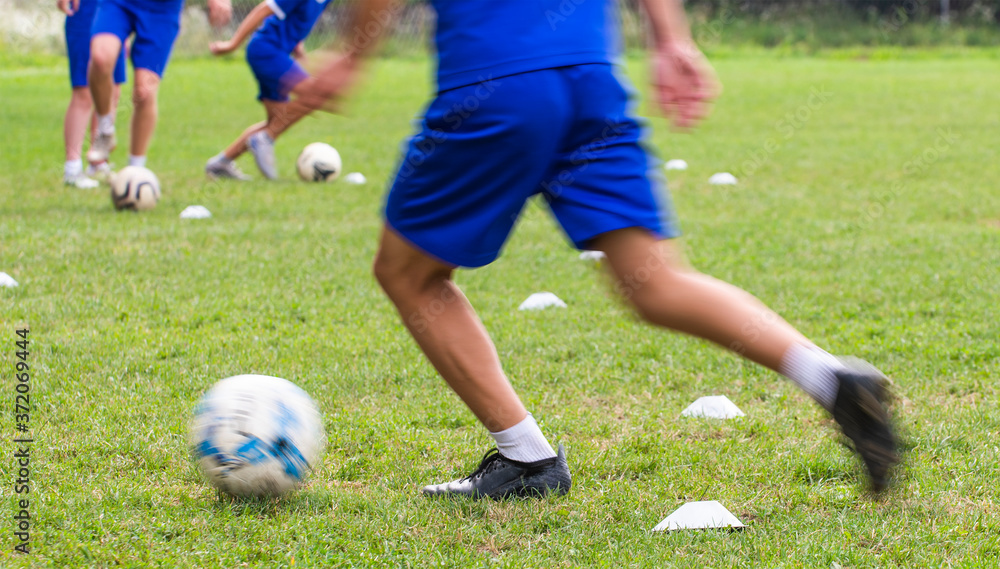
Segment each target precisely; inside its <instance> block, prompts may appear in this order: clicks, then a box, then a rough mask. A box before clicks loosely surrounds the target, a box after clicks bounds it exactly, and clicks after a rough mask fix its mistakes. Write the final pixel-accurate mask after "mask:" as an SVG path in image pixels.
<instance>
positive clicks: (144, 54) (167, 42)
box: [91, 0, 184, 77]
mask: <svg viewBox="0 0 1000 569" xmlns="http://www.w3.org/2000/svg"><path fill="white" fill-rule="evenodd" d="M183 8H184V0H101V3H100V6H99V7H98V9H97V16H96V17H95V18H94V26H93V27H92V28H91V35H92V36H96V35H97V34H112V35H114V36H117V37H118V39H120V40H121V41H122V45H123V46H124V45H125V38H127V37H128V36H129V35H130V34H132V33H133V32H135V39H134V40H132V66H133V67H135V68H136V69H148V70H150V71H152V72H153V73H156V74H157V75H159V76H160V77H163V70H164V69H166V67H167V61H168V60H169V59H170V51H171V50H172V49H173V47H174V40H176V39H177V33H178V32H179V31H180V26H181V10H182V9H183Z"/></svg>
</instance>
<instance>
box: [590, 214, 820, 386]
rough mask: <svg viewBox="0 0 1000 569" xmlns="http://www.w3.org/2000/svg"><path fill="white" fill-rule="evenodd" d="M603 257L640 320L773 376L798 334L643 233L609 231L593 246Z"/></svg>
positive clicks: (674, 247) (799, 339)
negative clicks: (751, 363)
mask: <svg viewBox="0 0 1000 569" xmlns="http://www.w3.org/2000/svg"><path fill="white" fill-rule="evenodd" d="M593 247H594V248H595V249H598V250H601V251H604V253H605V254H606V255H607V256H608V262H609V264H610V265H611V269H612V271H613V272H614V274H615V276H616V277H617V279H618V282H617V285H616V287H617V289H618V292H619V293H621V294H622V295H623V296H624V297H625V298H626V299H627V300H629V301H630V302H631V303H632V304H633V305H634V306H635V308H636V310H637V311H638V313H639V315H640V316H642V317H643V318H644V319H645V320H647V321H649V322H651V323H653V324H657V325H659V326H663V327H665V328H670V329H671V330H676V331H678V332H684V333H686V334H691V335H693V336H698V337H700V338H704V339H706V340H709V341H712V342H715V343H716V344H719V345H720V346H722V347H724V348H727V349H729V350H732V351H735V352H737V353H739V354H741V355H743V356H745V357H746V358H748V359H750V360H752V361H754V362H757V363H759V364H761V365H763V366H766V367H768V368H771V369H772V370H775V371H778V369H779V366H780V365H781V360H782V357H783V356H784V355H785V353H786V352H787V351H788V349H789V348H790V347H791V346H792V345H794V344H803V345H807V346H811V345H812V343H811V342H809V340H807V339H806V338H805V336H803V335H802V334H801V333H799V332H798V331H797V330H795V328H793V327H792V326H791V325H790V324H788V323H787V322H785V321H784V320H782V319H781V317H779V316H778V315H777V314H776V313H775V312H774V311H772V310H770V309H769V308H767V307H766V306H765V305H764V304H763V303H761V302H760V301H759V300H757V299H756V298H754V297H753V296H752V295H750V294H749V293H747V292H745V291H743V290H741V289H739V288H737V287H735V286H733V285H730V284H727V283H724V282H722V281H719V280H717V279H714V278H712V277H709V276H707V275H703V274H701V273H698V272H695V271H693V270H692V269H690V268H688V267H687V266H686V265H685V263H684V261H683V257H682V254H681V251H680V248H679V247H678V245H677V244H676V243H674V242H661V241H659V240H658V239H657V238H656V237H655V236H653V235H652V234H650V233H649V232H648V231H646V230H645V229H639V228H630V229H622V230H619V231H612V232H610V233H606V234H604V235H601V236H599V237H598V238H597V239H595V240H594V242H593Z"/></svg>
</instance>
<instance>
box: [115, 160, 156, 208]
mask: <svg viewBox="0 0 1000 569" xmlns="http://www.w3.org/2000/svg"><path fill="white" fill-rule="evenodd" d="M159 202H160V180H159V179H158V178H157V177H156V174H154V173H153V171H152V170H150V169H149V168H144V167H142V166H126V167H124V168H122V169H121V170H119V171H118V172H117V173H116V174H113V175H112V176H111V203H113V204H115V209H118V210H122V209H130V210H140V211H141V210H147V209H153V208H154V207H156V204H157V203H159Z"/></svg>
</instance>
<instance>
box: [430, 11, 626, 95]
mask: <svg viewBox="0 0 1000 569" xmlns="http://www.w3.org/2000/svg"><path fill="white" fill-rule="evenodd" d="M431 4H432V5H433V7H434V10H435V12H437V31H436V33H435V43H436V47H437V53H438V71H437V80H438V90H440V91H445V90H448V89H453V88H455V87H461V86H463V85H470V84H472V83H477V82H480V81H483V80H485V79H487V78H488V77H489V76H491V75H492V76H493V77H503V76H505V75H514V74H516V73H525V72H528V71H537V70H541V69H551V68H554V67H564V66H568V65H581V64H586V63H612V62H614V60H615V59H616V57H617V55H618V53H619V51H620V49H619V43H620V42H619V41H618V19H617V12H616V9H617V6H616V5H615V2H614V1H613V0H431Z"/></svg>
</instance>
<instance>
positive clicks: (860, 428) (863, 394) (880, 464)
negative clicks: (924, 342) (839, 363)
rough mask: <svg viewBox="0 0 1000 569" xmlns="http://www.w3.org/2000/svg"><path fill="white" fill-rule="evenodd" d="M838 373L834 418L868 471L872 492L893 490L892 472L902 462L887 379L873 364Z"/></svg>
mask: <svg viewBox="0 0 1000 569" xmlns="http://www.w3.org/2000/svg"><path fill="white" fill-rule="evenodd" d="M845 363H846V364H847V366H848V367H847V368H846V369H843V370H840V371H838V372H836V375H837V379H838V380H840V387H839V389H838V391H837V400H836V401H835V402H834V404H833V418H834V419H835V420H836V421H837V423H839V424H840V427H841V428H842V429H843V430H844V434H845V435H847V438H849V439H851V441H852V442H853V443H854V449H855V450H856V451H857V453H858V454H859V455H861V460H862V461H864V463H865V466H866V467H867V468H868V475H869V476H870V477H871V484H872V490H873V491H875V492H881V491H882V490H885V489H886V488H887V487H888V486H889V471H890V470H891V469H892V467H893V466H894V465H895V464H896V463H898V462H899V452H898V451H897V449H896V436H895V434H894V433H893V429H892V423H891V421H890V420H889V413H888V411H887V410H886V405H885V403H886V400H887V399H888V396H889V395H888V391H887V389H886V385H885V384H886V379H885V376H883V375H882V374H881V373H880V372H879V371H878V370H877V369H875V368H874V367H872V366H871V365H870V364H867V363H865V362H861V361H860V360H859V361H858V362H857V363H855V362H851V361H846V362H845Z"/></svg>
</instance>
